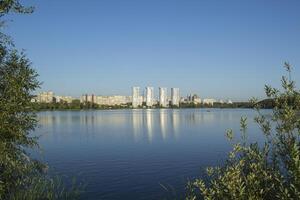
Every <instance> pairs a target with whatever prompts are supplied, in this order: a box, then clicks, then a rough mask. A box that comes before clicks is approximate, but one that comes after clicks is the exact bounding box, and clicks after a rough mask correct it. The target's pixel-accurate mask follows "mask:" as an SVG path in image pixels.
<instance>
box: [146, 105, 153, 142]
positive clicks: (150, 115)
mask: <svg viewBox="0 0 300 200" xmlns="http://www.w3.org/2000/svg"><path fill="white" fill-rule="evenodd" d="M153 115H154V113H153V112H152V110H151V109H147V110H146V127H147V135H148V141H149V142H150V143H151V142H152V139H153V129H154V124H153Z"/></svg>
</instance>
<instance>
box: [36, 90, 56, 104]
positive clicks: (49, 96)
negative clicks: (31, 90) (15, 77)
mask: <svg viewBox="0 0 300 200" xmlns="http://www.w3.org/2000/svg"><path fill="white" fill-rule="evenodd" d="M36 102H41V103H53V102H54V92H52V91H48V92H41V93H39V94H38V95H37V97H36Z"/></svg>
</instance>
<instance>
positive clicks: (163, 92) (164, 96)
mask: <svg viewBox="0 0 300 200" xmlns="http://www.w3.org/2000/svg"><path fill="white" fill-rule="evenodd" d="M168 103H169V102H168V90H167V88H164V87H160V88H159V105H160V106H161V107H167V106H168Z"/></svg>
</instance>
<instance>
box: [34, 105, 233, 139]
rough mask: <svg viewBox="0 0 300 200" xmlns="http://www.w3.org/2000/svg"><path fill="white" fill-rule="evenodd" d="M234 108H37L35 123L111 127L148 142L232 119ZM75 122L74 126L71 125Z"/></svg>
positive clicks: (95, 130)
mask: <svg viewBox="0 0 300 200" xmlns="http://www.w3.org/2000/svg"><path fill="white" fill-rule="evenodd" d="M233 113H234V112H226V111H224V112H222V111H214V110H211V111H209V112H208V111H207V110H201V109H197V110H170V109H158V110H151V109H146V110H139V109H136V110H120V111H63V112H59V111H57V112H41V113H39V115H38V119H39V123H40V124H41V125H42V126H46V127H47V128H48V131H49V132H51V131H53V130H55V128H56V127H59V126H64V127H65V129H69V131H72V129H74V128H80V129H82V130H84V132H85V134H89V133H93V134H108V133H105V132H104V131H103V130H106V129H115V130H116V131H115V132H116V133H115V134H120V135H121V134H123V135H124V134H131V135H132V136H131V138H133V139H134V141H136V142H138V141H144V140H145V139H146V140H147V141H148V142H149V143H151V142H153V140H159V139H160V140H166V139H168V138H174V139H176V140H177V139H178V138H180V134H181V131H180V129H181V127H182V126H185V127H187V126H191V125H192V126H195V125H196V126H203V125H209V124H214V123H216V121H219V122H222V121H228V120H232V119H233V118H234V117H233ZM74 124H76V126H74Z"/></svg>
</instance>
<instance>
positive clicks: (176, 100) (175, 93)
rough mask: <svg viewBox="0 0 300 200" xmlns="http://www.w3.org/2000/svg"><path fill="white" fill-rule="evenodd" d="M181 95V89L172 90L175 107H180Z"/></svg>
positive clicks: (172, 100)
mask: <svg viewBox="0 0 300 200" xmlns="http://www.w3.org/2000/svg"><path fill="white" fill-rule="evenodd" d="M179 101H180V94H179V88H171V103H172V105H173V106H179Z"/></svg>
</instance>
